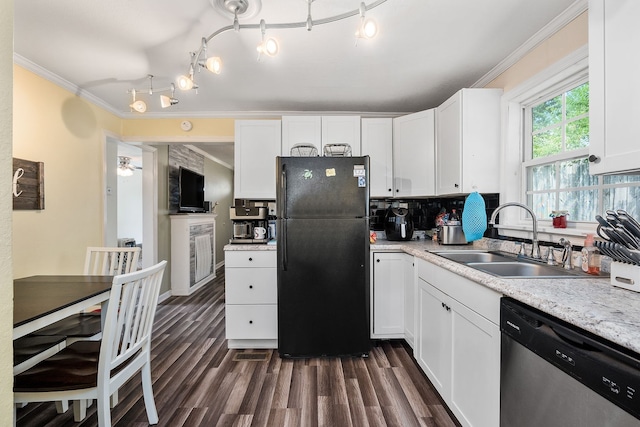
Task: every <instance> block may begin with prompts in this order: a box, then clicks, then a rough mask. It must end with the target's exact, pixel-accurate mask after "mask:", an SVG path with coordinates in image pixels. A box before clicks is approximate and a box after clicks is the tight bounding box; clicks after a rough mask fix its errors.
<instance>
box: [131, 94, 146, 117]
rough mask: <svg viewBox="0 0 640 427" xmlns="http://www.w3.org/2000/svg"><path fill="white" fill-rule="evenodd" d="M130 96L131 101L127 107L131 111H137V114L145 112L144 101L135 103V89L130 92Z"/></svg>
mask: <svg viewBox="0 0 640 427" xmlns="http://www.w3.org/2000/svg"><path fill="white" fill-rule="evenodd" d="M131 95H133V100H132V101H131V104H129V107H131V109H132V110H134V111H137V112H138V113H144V112H145V111H147V104H146V103H145V102H144V101H141V100H137V101H136V90H135V89H133V90H132V91H131Z"/></svg>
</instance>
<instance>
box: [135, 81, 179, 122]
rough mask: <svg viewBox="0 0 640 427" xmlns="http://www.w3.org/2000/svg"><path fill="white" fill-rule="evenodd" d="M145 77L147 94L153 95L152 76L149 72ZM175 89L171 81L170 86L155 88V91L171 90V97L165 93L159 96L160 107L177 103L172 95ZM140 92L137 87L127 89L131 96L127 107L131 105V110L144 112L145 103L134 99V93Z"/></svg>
mask: <svg viewBox="0 0 640 427" xmlns="http://www.w3.org/2000/svg"><path fill="white" fill-rule="evenodd" d="M147 77H148V78H149V90H148V91H147V93H148V94H149V95H153V76H152V75H151V74H149V75H148V76H147ZM175 90H176V86H175V85H174V84H173V83H171V86H169V87H166V88H161V89H156V92H168V91H171V97H168V96H165V95H161V96H160V106H161V107H162V108H167V107H171V106H172V105H175V104H177V103H178V102H179V101H178V100H177V99H176V98H175V97H174V95H175ZM142 92H143V91H141V90H137V89H131V90H130V91H129V93H131V96H132V98H133V100H132V102H131V104H129V107H131V109H132V110H133V111H136V112H138V113H144V112H145V111H147V103H146V102H144V101H143V100H141V99H138V100H136V94H138V93H142Z"/></svg>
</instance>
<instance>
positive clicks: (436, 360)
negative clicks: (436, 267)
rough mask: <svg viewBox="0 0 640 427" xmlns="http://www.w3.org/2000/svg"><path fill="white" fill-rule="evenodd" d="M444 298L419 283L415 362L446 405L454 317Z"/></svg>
mask: <svg viewBox="0 0 640 427" xmlns="http://www.w3.org/2000/svg"><path fill="white" fill-rule="evenodd" d="M448 301H449V299H448V298H447V296H446V295H445V294H443V293H442V292H440V291H438V290H437V289H436V288H434V287H433V286H431V285H430V284H429V283H427V282H425V281H424V280H422V279H418V319H417V325H416V328H417V330H416V350H417V351H416V360H417V361H418V364H419V365H420V367H421V368H422V369H423V371H424V372H425V374H426V375H427V377H429V379H430V380H431V383H432V384H433V385H434V386H435V388H436V390H438V392H439V393H440V394H441V395H442V396H443V398H444V399H445V401H446V400H447V397H448V390H449V389H450V386H451V316H450V313H449V311H448V310H447V307H450V304H448V303H447V302H448Z"/></svg>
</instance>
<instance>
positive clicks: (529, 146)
mask: <svg viewBox="0 0 640 427" xmlns="http://www.w3.org/2000/svg"><path fill="white" fill-rule="evenodd" d="M587 82H589V75H588V73H584V72H580V73H577V74H576V75H574V76H571V77H570V78H568V79H565V80H562V81H560V82H557V84H554V85H552V87H551V88H548V89H547V90H542V91H541V92H539V93H538V94H537V96H535V97H534V99H533V100H532V101H530V102H523V103H522V105H521V106H522V111H523V122H522V126H523V131H522V133H523V147H524V149H523V159H522V171H521V179H522V194H523V197H522V200H521V201H522V203H524V204H525V205H527V206H528V198H529V197H528V196H529V195H530V194H536V193H538V194H539V193H544V191H533V190H529V189H528V185H527V184H528V183H527V181H528V168H530V167H534V166H540V165H549V164H556V163H558V162H561V161H567V160H572V159H578V158H585V157H588V156H589V147H584V148H578V149H574V150H566V146H564V142H565V139H564V138H563V147H562V150H563V151H562V152H560V153H558V154H553V155H550V156H546V157H533V138H532V137H531V134H532V132H533V123H532V122H533V120H532V117H531V112H532V110H533V107H535V106H537V105H539V104H540V102H541V101H544V100H548V99H552V98H555V97H557V96H558V95H564V94H565V93H566V92H567V91H569V90H571V89H574V88H576V87H578V86H581V85H583V84H585V83H587ZM565 107H566V104H565V103H564V102H563V112H564V109H565ZM585 116H587V117H588V114H587V115H585V114H582V115H580V116H576V117H572V119H571V120H570V121H567V120H566V118H565V117H563V119H562V129H563V131H564V130H565V128H566V126H567V123H570V122H572V121H575V120H579V119H580V118H584V117H585ZM557 173H558V171H557V169H556V181H558V179H559V177H558V176H557ZM587 189H593V190H596V191H598V197H597V200H596V203H597V204H598V206H601V205H602V200H603V190H604V184H603V180H602V178H600V177H598V184H597V185H594V186H589V187H572V188H571V190H578V191H579V190H587ZM548 192H552V193H555V194H556V195H557V194H559V193H561V192H562V189H561V188H554V189H550V190H549V191H548ZM556 202H557V197H556ZM557 209H559V208H558V207H557V206H554V208H553V209H551V210H557ZM550 213H551V212H549V214H550ZM594 222H595V219H594V220H593V221H577V220H573V219H572V218H571V213H569V218H568V223H569V224H571V223H575V224H574V225H576V226H578V225H579V223H585V224H592V223H594ZM538 224H539V225H543V226H544V225H546V226H552V220H551V218H549V217H542V218H538Z"/></svg>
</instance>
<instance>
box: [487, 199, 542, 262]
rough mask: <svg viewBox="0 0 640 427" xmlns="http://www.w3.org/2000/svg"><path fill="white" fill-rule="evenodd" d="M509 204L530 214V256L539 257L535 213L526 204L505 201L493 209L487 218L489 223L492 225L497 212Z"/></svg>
mask: <svg viewBox="0 0 640 427" xmlns="http://www.w3.org/2000/svg"><path fill="white" fill-rule="evenodd" d="M509 206H517V207H519V208H522V209H524V210H526V211H527V212H529V215H531V220H532V221H533V238H532V239H531V258H535V259H540V258H541V257H540V246H539V245H538V219H537V218H536V214H535V213H534V212H533V211H532V210H531V209H530V208H529V206H527V205H523V204H522V203H517V202H507V203H503V204H501V205H500V206H498V207H497V208H496V210H495V211H493V213H492V214H491V219H490V220H489V225H491V226H493V225H495V223H496V218H497V217H498V212H500V211H501V210H502V209H504V208H506V207H509Z"/></svg>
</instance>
